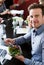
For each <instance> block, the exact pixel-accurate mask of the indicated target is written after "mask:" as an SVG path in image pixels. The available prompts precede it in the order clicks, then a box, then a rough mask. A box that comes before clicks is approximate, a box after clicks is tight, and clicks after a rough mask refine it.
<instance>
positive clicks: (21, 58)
mask: <svg viewBox="0 0 44 65" xmlns="http://www.w3.org/2000/svg"><path fill="white" fill-rule="evenodd" d="M15 58H16V59H18V60H20V61H22V62H24V60H25V58H24V56H22V55H18V54H16V55H15Z"/></svg>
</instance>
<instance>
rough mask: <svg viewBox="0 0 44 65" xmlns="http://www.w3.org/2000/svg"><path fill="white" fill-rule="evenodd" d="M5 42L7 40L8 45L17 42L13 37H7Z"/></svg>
mask: <svg viewBox="0 0 44 65" xmlns="http://www.w3.org/2000/svg"><path fill="white" fill-rule="evenodd" d="M4 42H5V44H6V45H9V44H10V43H11V44H13V43H14V42H15V40H14V39H11V38H7V39H5V40H4Z"/></svg>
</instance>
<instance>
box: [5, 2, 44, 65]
mask: <svg viewBox="0 0 44 65" xmlns="http://www.w3.org/2000/svg"><path fill="white" fill-rule="evenodd" d="M28 11H29V17H30V22H31V23H32V26H33V28H32V29H31V30H30V31H29V32H28V33H27V34H26V35H24V36H21V37H18V38H15V39H10V38H9V39H6V40H5V43H6V44H9V43H11V44H16V45H20V44H23V43H25V42H27V43H29V41H30V40H31V45H32V51H31V53H32V58H31V59H27V58H25V57H24V56H22V55H16V58H17V59H19V60H21V61H22V62H24V63H25V64H26V65H42V63H41V62H42V44H43V43H44V24H43V18H44V17H43V16H44V7H43V6H42V5H40V4H36V3H34V4H31V5H30V6H29V7H28ZM39 62H40V63H39Z"/></svg>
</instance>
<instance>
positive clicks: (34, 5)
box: [28, 3, 44, 15]
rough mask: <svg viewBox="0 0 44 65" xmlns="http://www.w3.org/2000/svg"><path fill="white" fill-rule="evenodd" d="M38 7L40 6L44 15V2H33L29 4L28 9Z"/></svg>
mask: <svg viewBox="0 0 44 65" xmlns="http://www.w3.org/2000/svg"><path fill="white" fill-rule="evenodd" d="M36 8H40V9H41V10H42V15H44V6H43V5H42V4H37V3H33V4H31V5H29V7H28V11H30V10H31V9H36Z"/></svg>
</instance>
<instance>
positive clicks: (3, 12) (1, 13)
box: [0, 0, 13, 38]
mask: <svg viewBox="0 0 44 65" xmlns="http://www.w3.org/2000/svg"><path fill="white" fill-rule="evenodd" d="M0 17H1V18H3V20H4V22H3V24H5V25H6V27H5V31H6V36H7V38H8V37H9V38H13V28H12V26H13V24H12V21H13V20H12V15H11V13H10V11H9V10H8V9H7V8H6V6H5V3H4V0H0ZM8 19H9V20H8Z"/></svg>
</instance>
